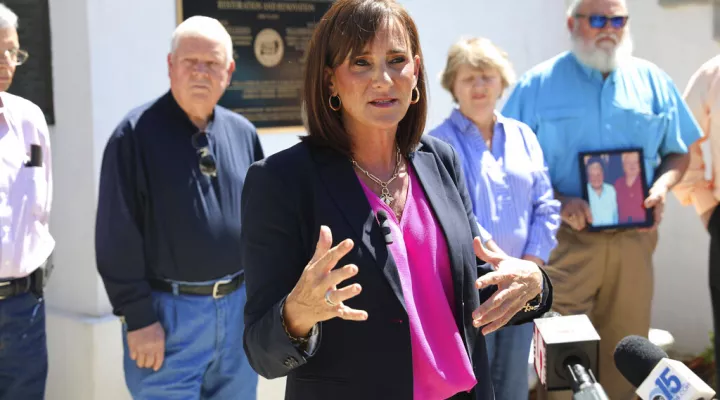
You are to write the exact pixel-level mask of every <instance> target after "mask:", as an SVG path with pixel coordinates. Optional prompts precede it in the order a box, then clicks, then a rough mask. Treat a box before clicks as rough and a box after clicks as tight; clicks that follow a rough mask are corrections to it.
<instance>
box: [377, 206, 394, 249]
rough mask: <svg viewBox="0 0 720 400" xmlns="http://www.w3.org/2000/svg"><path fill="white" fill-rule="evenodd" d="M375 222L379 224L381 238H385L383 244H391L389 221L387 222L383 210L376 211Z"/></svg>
mask: <svg viewBox="0 0 720 400" xmlns="http://www.w3.org/2000/svg"><path fill="white" fill-rule="evenodd" d="M377 220H378V223H379V224H380V231H381V232H382V234H383V236H384V237H385V244H392V243H393V240H392V231H391V230H390V221H388V216H387V213H386V212H385V210H378V212H377Z"/></svg>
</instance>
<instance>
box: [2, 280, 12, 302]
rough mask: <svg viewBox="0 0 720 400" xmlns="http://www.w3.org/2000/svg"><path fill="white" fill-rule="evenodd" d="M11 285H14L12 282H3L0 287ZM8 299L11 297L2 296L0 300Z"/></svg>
mask: <svg viewBox="0 0 720 400" xmlns="http://www.w3.org/2000/svg"><path fill="white" fill-rule="evenodd" d="M11 284H12V281H3V282H0V287H3V286H10V285H11ZM8 297H10V296H0V300H5V299H7V298H8Z"/></svg>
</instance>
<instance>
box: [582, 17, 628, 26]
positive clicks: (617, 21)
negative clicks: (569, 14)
mask: <svg viewBox="0 0 720 400" xmlns="http://www.w3.org/2000/svg"><path fill="white" fill-rule="evenodd" d="M575 18H587V19H588V22H590V26H591V27H593V28H595V29H603V28H605V27H606V26H607V23H608V21H609V22H610V26H612V27H613V28H615V29H621V28H623V27H624V26H625V24H627V20H628V18H630V17H629V16H627V15H612V16H610V15H597V14H593V15H584V14H575Z"/></svg>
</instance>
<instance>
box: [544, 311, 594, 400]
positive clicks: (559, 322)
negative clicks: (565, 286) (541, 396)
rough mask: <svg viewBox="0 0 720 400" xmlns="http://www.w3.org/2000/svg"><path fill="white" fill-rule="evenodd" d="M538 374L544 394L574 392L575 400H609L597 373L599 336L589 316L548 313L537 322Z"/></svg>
mask: <svg viewBox="0 0 720 400" xmlns="http://www.w3.org/2000/svg"><path fill="white" fill-rule="evenodd" d="M534 339H535V363H534V364H535V371H536V372H537V374H538V378H539V380H540V384H541V385H543V386H544V388H545V390H548V391H556V390H567V389H572V391H573V397H572V398H573V399H574V400H608V396H607V394H606V393H605V391H604V390H603V388H602V386H601V385H600V384H599V383H598V382H597V379H595V376H594V375H593V372H592V370H597V361H598V344H599V342H600V336H599V335H598V334H597V331H596V330H595V328H594V327H593V325H592V323H591V322H590V319H589V318H588V317H587V315H569V316H560V314H558V313H557V312H554V311H549V312H547V313H545V314H543V316H542V317H541V318H537V319H535V333H534Z"/></svg>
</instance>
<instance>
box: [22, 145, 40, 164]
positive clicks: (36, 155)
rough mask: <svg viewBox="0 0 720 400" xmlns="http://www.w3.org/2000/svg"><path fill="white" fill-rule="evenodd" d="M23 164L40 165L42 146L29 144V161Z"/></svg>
mask: <svg viewBox="0 0 720 400" xmlns="http://www.w3.org/2000/svg"><path fill="white" fill-rule="evenodd" d="M25 165H26V166H28V167H42V147H40V145H37V144H31V145H30V161H28V162H27V163H26V164H25Z"/></svg>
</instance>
